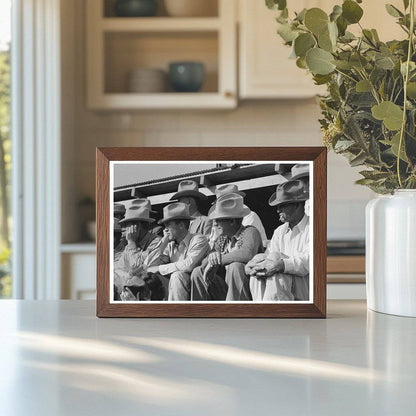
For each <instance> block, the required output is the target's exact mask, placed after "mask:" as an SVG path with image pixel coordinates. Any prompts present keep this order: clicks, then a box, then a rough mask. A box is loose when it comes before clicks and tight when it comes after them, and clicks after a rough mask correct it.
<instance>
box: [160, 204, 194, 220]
mask: <svg viewBox="0 0 416 416" xmlns="http://www.w3.org/2000/svg"><path fill="white" fill-rule="evenodd" d="M194 219H195V217H191V216H190V215H189V206H188V205H187V204H184V203H183V202H174V203H173V204H169V205H166V206H165V207H164V208H163V218H162V219H161V220H159V221H158V224H163V223H165V222H167V221H172V220H194Z"/></svg>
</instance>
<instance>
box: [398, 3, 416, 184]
mask: <svg viewBox="0 0 416 416" xmlns="http://www.w3.org/2000/svg"><path fill="white" fill-rule="evenodd" d="M414 26H415V0H410V30H409V45H408V48H407V60H406V74H405V76H404V81H403V82H404V85H403V94H404V99H403V118H402V127H401V129H400V140H399V151H398V152H397V178H398V180H399V186H400V188H402V187H403V184H402V178H401V174H400V156H401V154H402V147H403V138H404V131H405V128H406V107H407V83H408V81H409V67H410V60H411V57H412V49H413V35H414Z"/></svg>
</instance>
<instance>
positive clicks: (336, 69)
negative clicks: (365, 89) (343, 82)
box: [335, 68, 357, 82]
mask: <svg viewBox="0 0 416 416" xmlns="http://www.w3.org/2000/svg"><path fill="white" fill-rule="evenodd" d="M335 71H336V72H339V73H340V74H342V75H344V77H347V78H349V79H350V80H351V81H354V82H357V80H356V79H355V78H353V77H350V76H349V75H347V74H345V73H344V72H342V71H340V70H339V69H338V68H335Z"/></svg>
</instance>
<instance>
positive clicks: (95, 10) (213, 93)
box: [86, 0, 237, 110]
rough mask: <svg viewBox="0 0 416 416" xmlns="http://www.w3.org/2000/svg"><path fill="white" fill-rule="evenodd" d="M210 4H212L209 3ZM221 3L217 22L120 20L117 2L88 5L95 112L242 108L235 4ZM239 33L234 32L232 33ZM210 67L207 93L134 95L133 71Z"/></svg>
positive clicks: (89, 101)
mask: <svg viewBox="0 0 416 416" xmlns="http://www.w3.org/2000/svg"><path fill="white" fill-rule="evenodd" d="M207 1H209V0H207ZM211 1H217V2H218V5H217V9H218V13H217V16H208V17H186V18H182V17H168V16H164V15H161V16H157V17H138V18H135V17H134V18H131V17H114V15H113V14H112V12H111V10H112V8H111V7H112V2H109V1H102V0H100V1H97V0H87V48H86V50H87V56H86V62H87V105H88V108H90V109H101V110H103V109H180V108H188V109H197V108H199V109H203V108H207V109H209V108H212V109H219V108H234V107H236V105H237V79H236V78H237V71H236V59H237V57H236V55H237V45H236V36H237V33H236V11H235V2H234V1H230V0H211ZM230 27H233V28H234V30H230ZM175 61H198V62H202V63H204V66H205V71H206V78H205V81H204V84H203V86H202V89H201V91H199V92H195V93H177V92H174V91H173V90H171V89H169V88H168V89H167V90H166V92H161V93H132V92H128V89H127V78H128V74H129V72H130V71H133V70H135V69H138V68H152V69H162V70H164V71H166V73H167V71H168V66H169V63H171V62H175Z"/></svg>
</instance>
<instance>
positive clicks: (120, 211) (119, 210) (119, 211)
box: [114, 204, 126, 215]
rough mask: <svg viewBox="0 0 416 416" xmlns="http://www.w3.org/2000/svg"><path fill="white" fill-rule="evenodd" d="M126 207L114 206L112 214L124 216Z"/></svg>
mask: <svg viewBox="0 0 416 416" xmlns="http://www.w3.org/2000/svg"><path fill="white" fill-rule="evenodd" d="M125 213H126V207H125V206H124V205H123V204H114V214H123V215H124V214H125Z"/></svg>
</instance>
